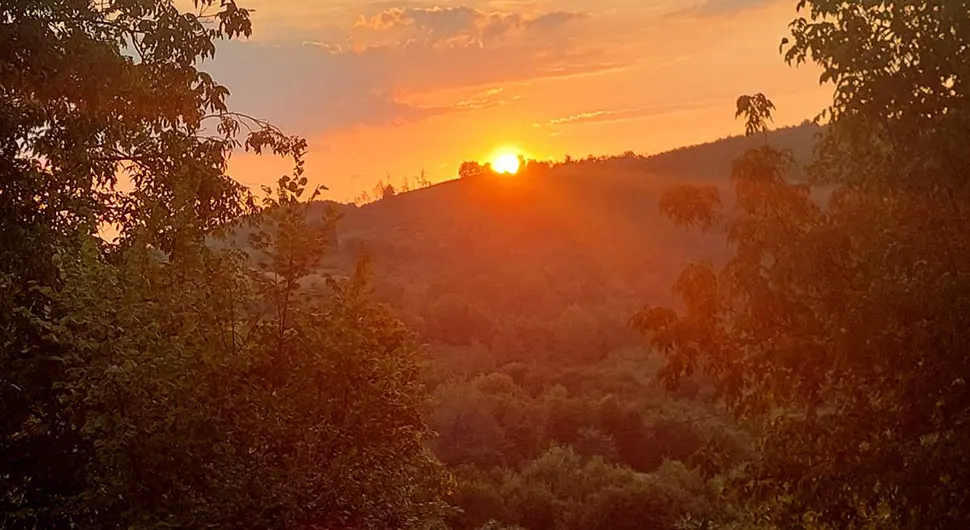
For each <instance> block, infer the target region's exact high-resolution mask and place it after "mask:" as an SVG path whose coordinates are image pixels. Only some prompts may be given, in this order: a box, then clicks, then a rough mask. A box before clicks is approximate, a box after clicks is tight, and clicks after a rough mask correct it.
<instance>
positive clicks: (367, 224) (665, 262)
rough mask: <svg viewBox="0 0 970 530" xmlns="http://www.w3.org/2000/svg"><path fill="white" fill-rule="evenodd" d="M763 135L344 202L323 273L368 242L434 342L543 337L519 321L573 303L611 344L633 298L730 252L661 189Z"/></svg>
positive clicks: (553, 319)
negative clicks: (670, 215)
mask: <svg viewBox="0 0 970 530" xmlns="http://www.w3.org/2000/svg"><path fill="white" fill-rule="evenodd" d="M817 132H818V127H816V126H814V125H809V124H804V125H802V126H799V127H793V128H788V129H782V130H778V131H774V132H772V133H771V135H770V138H769V141H770V142H771V143H772V144H773V145H776V146H781V147H786V148H789V149H792V150H793V152H794V153H795V155H796V158H798V159H800V160H807V159H809V158H810V156H811V146H812V141H813V138H814V136H815V134H816V133H817ZM763 141H764V140H763V139H761V138H745V137H732V138H727V139H722V140H718V141H715V142H711V143H708V144H703V145H697V146H692V147H686V148H681V149H677V150H674V151H670V152H667V153H661V154H657V155H654V156H637V155H633V154H626V155H623V156H617V157H604V158H589V159H583V160H573V161H568V162H562V163H557V164H553V165H538V166H531V167H528V168H527V169H526V170H525V171H523V172H522V173H521V174H519V175H517V176H514V177H496V176H482V177H475V178H467V179H462V180H453V181H448V182H444V183H441V184H438V185H435V186H432V187H430V188H424V189H420V190H416V191H413V192H410V193H406V194H401V195H397V196H394V197H390V198H388V199H384V200H380V201H377V202H374V203H371V204H367V205H364V206H360V207H357V206H353V205H342V206H339V207H338V208H339V210H340V212H341V214H342V218H341V220H340V222H339V225H338V245H337V247H336V249H335V252H334V253H333V254H332V256H331V259H330V261H329V262H328V268H327V270H325V271H321V272H322V273H335V274H341V273H343V271H346V270H349V267H350V266H351V264H352V263H353V260H354V259H355V257H356V256H357V254H358V253H359V251H360V249H361V248H362V247H364V248H367V249H368V250H369V252H370V254H371V256H372V259H373V266H374V273H375V281H376V288H377V292H378V295H379V296H380V297H381V298H383V299H385V300H387V301H389V302H390V303H391V304H392V305H393V306H394V307H396V308H398V309H399V310H400V311H401V314H402V316H403V317H404V318H405V319H406V320H407V321H408V322H409V323H410V324H411V325H412V326H413V327H415V328H416V329H417V330H418V331H419V332H421V333H422V334H424V335H425V336H426V337H427V338H428V339H429V340H431V341H440V342H444V343H448V344H460V345H467V344H469V343H471V342H472V341H478V342H481V343H483V344H486V345H491V344H493V343H494V342H495V341H496V340H499V339H500V337H501V335H503V334H511V335H513V337H504V338H503V339H501V340H503V341H504V342H506V343H510V344H514V343H516V342H517V341H527V342H529V343H532V344H536V345H538V344H542V343H543V340H544V338H543V337H542V336H541V335H542V334H541V333H540V334H538V336H537V333H535V332H530V331H528V329H530V328H535V327H542V328H546V327H548V326H549V325H550V324H551V323H557V322H561V321H562V320H563V319H566V320H568V319H569V315H570V314H575V313H579V314H582V315H583V317H584V318H592V319H594V320H595V321H596V327H598V328H600V329H602V330H604V333H605V334H606V335H607V336H609V337H611V339H609V340H607V341H606V343H605V344H603V346H604V347H605V348H606V350H609V349H611V348H613V347H617V346H620V345H622V344H623V343H624V342H625V339H626V338H628V334H627V333H626V332H625V331H624V330H625V323H626V319H627V318H628V316H629V315H630V313H631V312H632V311H633V310H634V309H635V308H637V307H639V306H640V305H641V304H643V303H645V302H654V303H671V302H672V299H671V295H670V286H671V285H672V283H673V280H674V279H675V277H676V274H677V273H678V271H679V270H680V269H681V267H682V265H683V264H684V263H685V262H686V261H689V260H696V259H713V260H717V259H719V258H720V257H721V256H722V255H723V252H724V250H725V246H724V244H723V242H722V241H720V240H719V239H718V238H717V237H711V236H706V235H702V234H700V233H699V232H696V231H686V230H683V229H678V228H675V227H674V226H672V225H671V223H670V222H669V221H667V220H665V219H662V218H661V217H660V216H659V212H658V207H657V203H658V199H659V197H660V195H661V194H662V193H663V191H664V189H666V188H667V187H669V186H671V185H674V184H679V183H690V182H698V181H703V182H707V183H711V184H714V185H717V186H719V187H722V188H724V189H725V190H727V187H728V184H729V182H728V177H729V174H730V166H731V162H732V160H733V159H734V158H735V157H737V156H738V155H740V154H741V153H743V152H744V151H745V150H747V149H749V148H751V147H756V146H758V145H760V144H761V143H763ZM730 195H731V193H730V192H728V193H725V194H724V196H725V197H728V196H730ZM325 207H329V205H324V204H321V205H319V207H318V211H321V212H322V210H323V209H324V208H325ZM577 309H578V310H579V311H578V312H577ZM563 325H566V324H563ZM607 330H608V332H607ZM551 335H553V336H556V335H559V334H557V333H551ZM513 339H514V340H513ZM604 340H605V339H604ZM596 343H597V344H599V341H598V340H597V341H596ZM547 346H548V347H549V348H550V349H555V347H554V346H553V345H552V344H548V345H547ZM513 349H514V347H513ZM496 353H498V354H500V355H501V356H510V357H512V358H517V357H519V355H518V354H521V353H523V352H496ZM605 353H606V352H605V351H600V352H598V353H596V355H599V354H605ZM590 355H592V353H590Z"/></svg>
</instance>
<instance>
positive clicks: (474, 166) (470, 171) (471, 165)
mask: <svg viewBox="0 0 970 530" xmlns="http://www.w3.org/2000/svg"><path fill="white" fill-rule="evenodd" d="M484 172H485V168H483V167H482V165H481V164H479V163H478V162H474V161H472V162H462V163H461V166H459V168H458V177H459V178H463V179H465V178H469V177H477V176H478V175H481V174H482V173H484Z"/></svg>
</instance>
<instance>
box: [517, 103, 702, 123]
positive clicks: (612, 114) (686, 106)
mask: <svg viewBox="0 0 970 530" xmlns="http://www.w3.org/2000/svg"><path fill="white" fill-rule="evenodd" d="M716 103H718V101H716V100H704V101H688V102H684V103H673V104H669V105H655V106H648V107H635V108H627V109H604V110H594V111H588V112H580V113H577V114H573V115H571V116H564V117H561V118H555V119H552V120H549V121H546V122H545V123H536V124H535V126H536V127H557V126H562V125H579V124H584V123H609V122H620V121H630V120H638V119H643V118H649V117H653V116H659V115H662V114H668V113H671V112H679V111H684V110H694V109H699V108H704V107H707V106H709V105H713V104H716Z"/></svg>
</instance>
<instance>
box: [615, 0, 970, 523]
mask: <svg viewBox="0 0 970 530" xmlns="http://www.w3.org/2000/svg"><path fill="white" fill-rule="evenodd" d="M799 9H800V10H802V12H804V13H805V14H804V15H803V16H801V17H800V18H798V19H796V20H795V21H794V22H793V23H792V25H791V29H792V34H793V37H792V39H791V40H790V41H789V40H787V39H786V41H785V42H783V46H788V48H787V52H786V58H787V60H788V61H789V62H790V63H801V62H804V61H807V60H812V61H814V62H816V63H817V64H819V65H820V66H821V67H822V68H823V74H822V81H823V82H826V81H830V82H832V83H833V84H834V87H835V98H834V101H833V103H832V105H831V107H830V108H829V109H828V110H827V112H826V114H825V116H828V117H829V118H830V120H831V121H830V123H829V127H828V128H827V129H826V132H825V135H824V136H823V138H822V139H821V142H820V144H819V146H818V152H817V161H816V163H815V164H814V165H813V166H811V167H810V168H809V170H808V178H809V179H810V180H809V183H810V184H814V185H828V186H831V187H833V188H834V192H833V193H832V195H831V198H830V199H828V200H827V202H826V203H822V204H820V203H818V202H817V201H815V200H813V198H812V195H811V193H810V191H811V190H810V188H809V187H808V186H806V185H804V184H799V183H795V182H793V181H792V180H791V179H790V178H789V177H790V174H791V169H792V167H793V162H792V155H791V153H789V152H784V151H779V150H776V149H773V148H771V147H770V146H765V147H763V148H760V149H756V150H753V151H750V152H748V153H747V154H745V155H744V156H742V157H741V158H740V159H738V160H737V161H736V162H735V163H734V166H733V170H732V180H733V183H734V186H735V193H736V196H737V197H736V207H735V211H733V212H731V213H730V215H727V216H722V215H720V214H718V212H717V211H716V210H715V209H716V208H717V207H718V206H719V205H720V201H717V200H711V199H710V198H709V197H708V196H707V195H706V194H704V193H700V192H697V193H695V194H682V198H692V197H702V198H704V199H703V200H690V201H687V200H675V199H671V200H670V201H669V202H668V208H667V213H668V214H670V215H671V216H672V217H674V218H675V219H676V220H678V221H680V222H684V223H690V222H695V223H697V224H700V225H702V226H708V227H710V228H712V229H722V228H723V229H724V230H725V232H726V235H727V238H728V241H729V242H730V243H731V245H732V246H733V248H734V251H735V253H734V256H733V258H732V259H730V260H729V262H728V263H727V264H726V265H725V266H723V267H721V268H720V269H717V268H715V267H714V266H713V265H712V264H710V263H698V264H694V265H691V266H689V267H688V268H687V269H685V270H684V271H683V273H682V275H681V277H680V280H679V281H678V283H677V285H676V287H675V289H676V291H677V292H678V293H679V294H680V295H681V296H682V298H683V301H684V306H685V309H684V311H683V312H681V313H676V312H674V311H672V310H669V309H665V308H659V307H648V308H646V309H644V310H643V311H642V312H641V313H639V314H638V315H637V316H636V317H635V319H634V322H635V324H636V326H637V327H639V328H640V329H641V330H642V331H644V332H645V333H646V334H647V335H648V336H649V338H650V339H651V341H652V343H653V344H654V345H655V346H656V347H658V348H659V349H661V350H663V351H664V352H665V353H666V355H667V365H666V368H665V371H664V373H663V377H664V378H665V380H666V381H667V382H668V383H670V384H676V382H677V381H679V380H681V379H682V378H684V377H686V376H689V375H690V374H692V373H694V372H695V371H704V372H706V373H707V374H709V375H710V376H711V377H712V378H713V380H714V382H715V384H716V387H717V389H718V391H719V392H720V395H721V396H722V397H723V398H724V399H725V401H726V403H728V404H729V405H730V406H731V407H732V408H733V409H734V411H735V412H736V413H738V414H739V415H741V416H742V417H747V418H750V419H753V420H758V421H759V422H760V424H761V425H762V427H761V433H762V441H761V458H760V459H759V460H758V461H757V464H756V465H754V466H753V468H752V469H751V470H750V474H749V475H748V482H747V485H746V486H745V489H744V491H745V492H746V493H748V494H751V495H752V496H753V497H752V498H753V499H756V500H760V501H764V504H763V505H762V508H763V509H764V510H765V511H766V513H767V514H768V515H770V516H771V520H772V521H773V522H774V523H775V524H777V525H778V526H780V527H784V528H893V529H916V528H939V529H942V528H961V527H965V526H967V525H968V524H970V504H967V502H966V500H965V495H964V493H963V492H965V491H967V490H968V489H970V473H968V471H967V470H970V460H968V457H967V454H966V451H965V450H964V449H963V448H964V447H966V446H967V444H968V443H970V392H968V391H967V388H968V387H967V382H968V380H970V364H968V362H967V359H968V357H967V355H966V351H967V349H968V346H970V344H968V337H970V336H968V335H967V334H966V332H965V331H963V330H966V329H968V325H970V280H968V278H970V266H968V264H970V246H968V244H967V240H966V237H965V236H964V235H963V234H964V231H965V222H964V220H965V219H966V218H967V215H968V213H970V199H968V195H967V193H966V190H967V184H968V181H967V179H968V176H970V171H968V169H970V151H968V150H967V148H966V145H968V141H970V134H968V131H970V127H968V125H970V114H968V110H970V106H968V103H970V98H968V96H970V94H968V92H967V87H966V85H965V80H966V79H967V78H968V74H970V72H968V69H970V66H968V62H967V59H968V58H970V57H968V53H970V51H968V50H970V42H968V41H970V19H968V17H967V16H966V13H967V12H968V9H970V4H968V3H967V2H965V1H938V2H915V1H907V2H889V1H876V2H836V1H827V0H816V1H806V0H803V1H801V2H800V3H799ZM759 102H760V103H763V104H760V105H759V104H758V103H759ZM744 103H747V104H746V105H745V104H744ZM771 108H772V106H771V105H770V102H768V101H767V99H765V100H764V101H760V99H759V98H757V97H755V98H746V99H743V100H742V101H740V102H739V109H738V110H739V114H740V115H742V116H746V117H747V118H748V127H747V132H748V134H755V133H757V132H759V131H762V130H764V129H765V128H766V120H767V119H768V118H769V117H770V109H771ZM766 109H767V110H768V111H769V112H768V113H765V112H763V111H764V110H766ZM712 219H715V220H716V222H711V220H712ZM769 501H770V502H769Z"/></svg>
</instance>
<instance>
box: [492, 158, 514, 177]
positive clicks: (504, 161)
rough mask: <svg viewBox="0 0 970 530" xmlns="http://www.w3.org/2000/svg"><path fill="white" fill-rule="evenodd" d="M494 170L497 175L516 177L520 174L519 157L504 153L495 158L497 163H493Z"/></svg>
mask: <svg viewBox="0 0 970 530" xmlns="http://www.w3.org/2000/svg"><path fill="white" fill-rule="evenodd" d="M492 169H494V170H495V172H496V173H504V174H506V175H514V174H516V173H518V172H519V157H518V155H515V154H513V153H503V154H501V155H499V156H497V157H495V161H494V162H492Z"/></svg>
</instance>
